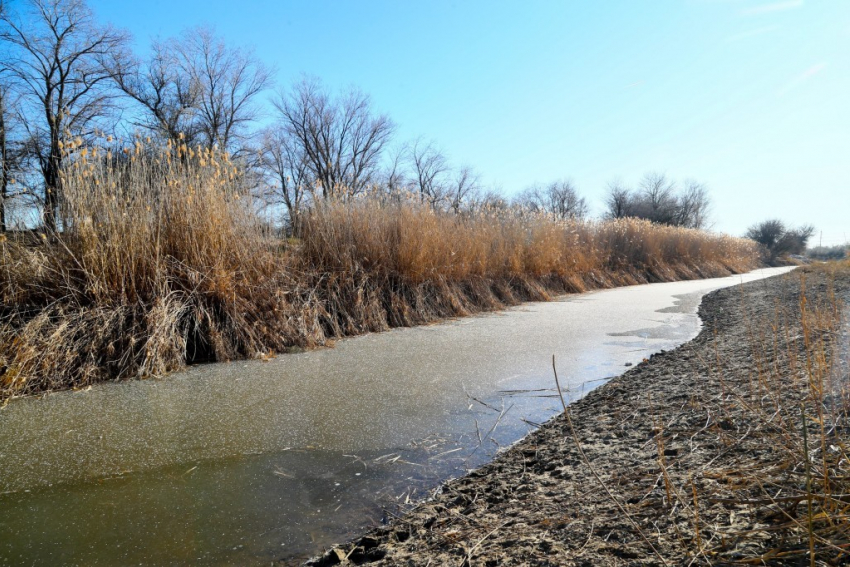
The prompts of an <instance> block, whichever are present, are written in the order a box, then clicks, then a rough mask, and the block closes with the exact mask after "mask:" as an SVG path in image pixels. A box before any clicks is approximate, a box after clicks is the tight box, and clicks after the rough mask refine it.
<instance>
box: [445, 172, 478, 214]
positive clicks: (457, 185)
mask: <svg viewBox="0 0 850 567" xmlns="http://www.w3.org/2000/svg"><path fill="white" fill-rule="evenodd" d="M480 190H481V176H480V175H479V174H478V173H477V172H476V171H475V170H474V169H472V167H471V166H469V165H464V166H461V167H460V169H458V170H457V171H456V172H455V175H454V179H452V181H451V184H450V185H449V190H448V194H447V196H448V197H449V208H450V209H451V210H453V211H454V212H455V213H459V212H460V208H461V205H463V203H464V202H465V201H466V200H467V199H468V198H469V197H471V196H472V195H475V194H477V193H478V192H479V191H480Z"/></svg>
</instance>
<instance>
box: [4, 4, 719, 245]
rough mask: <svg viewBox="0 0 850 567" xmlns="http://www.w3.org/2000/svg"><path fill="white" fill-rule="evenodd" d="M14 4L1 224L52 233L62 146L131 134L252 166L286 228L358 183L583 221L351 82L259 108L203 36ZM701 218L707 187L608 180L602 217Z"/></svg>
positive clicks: (252, 60) (452, 206)
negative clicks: (16, 209) (136, 42)
mask: <svg viewBox="0 0 850 567" xmlns="http://www.w3.org/2000/svg"><path fill="white" fill-rule="evenodd" d="M16 8H18V9H14V10H13V9H12V7H11V6H10V5H8V4H4V3H3V2H2V0H0V230H5V229H6V228H7V224H8V214H7V213H8V211H7V205H8V204H10V203H24V204H25V205H26V206H27V207H29V210H38V211H40V222H41V223H42V224H43V226H45V227H46V228H48V229H56V228H57V223H58V222H59V219H58V211H59V205H60V203H61V199H62V181H61V174H62V170H63V167H64V166H65V163H66V161H67V160H69V159H73V151H74V150H73V149H71V150H69V147H73V148H79V147H83V146H85V145H86V144H89V143H93V141H94V140H95V139H96V138H98V137H107V138H108V137H110V136H111V137H112V138H113V139H115V140H126V139H130V138H132V136H134V135H141V136H144V137H145V138H150V139H151V141H152V142H153V143H159V144H163V145H171V146H172V147H175V146H185V147H187V148H202V149H204V148H207V149H212V148H218V149H220V150H222V151H226V152H228V153H229V154H230V155H231V156H234V157H235V158H237V159H238V160H239V162H240V163H241V164H242V165H243V167H244V168H245V170H246V171H250V172H251V174H252V183H253V184H254V185H255V187H254V190H255V194H256V197H257V199H258V202H259V203H260V206H262V207H263V208H265V209H266V210H267V211H269V214H272V215H279V216H280V217H282V219H283V221H284V224H285V225H286V226H287V227H288V229H289V230H295V231H297V230H298V226H299V222H300V217H301V214H302V211H303V210H304V207H306V206H309V204H310V203H311V202H312V201H315V200H317V199H328V198H334V199H345V198H349V197H350V196H352V195H356V194H358V193H362V192H364V191H367V190H377V191H380V192H381V193H382V194H384V195H385V196H387V195H388V196H392V195H400V194H402V193H409V194H412V195H415V196H416V197H417V198H418V199H420V200H421V201H422V202H423V203H427V204H429V205H430V206H433V207H435V208H442V209H444V210H451V211H455V212H462V211H468V210H477V209H483V208H487V209H491V210H500V209H523V210H527V211H531V212H539V213H542V214H547V215H550V216H553V217H555V218H558V219H563V220H569V219H582V218H585V217H587V215H588V214H589V206H588V203H587V201H586V200H585V199H584V198H583V197H582V196H580V195H579V192H578V190H577V188H576V186H575V184H574V183H573V182H572V181H571V180H568V179H564V180H557V181H551V182H548V183H539V184H534V185H531V186H530V187H528V188H527V189H525V190H524V191H521V192H520V193H519V194H518V195H517V196H516V197H515V198H514V199H512V200H507V199H506V198H504V197H503V196H502V194H501V193H500V192H499V191H498V190H496V189H495V188H493V187H487V186H485V185H484V183H483V181H482V178H481V176H480V175H479V174H478V173H477V172H476V171H475V169H474V168H473V167H471V166H469V165H453V164H452V163H451V162H450V160H449V159H448V157H447V156H446V155H445V153H444V152H443V151H441V150H440V148H439V147H438V146H437V144H436V143H435V142H433V141H429V140H426V139H424V138H418V139H415V140H411V141H408V142H399V141H397V140H396V139H395V134H396V125H395V123H394V122H393V121H392V120H391V119H390V118H389V117H388V116H387V115H386V114H382V113H380V112H378V111H376V110H375V108H374V107H373V104H372V101H371V99H370V97H369V96H368V95H367V94H365V93H363V92H362V91H360V90H358V89H356V88H351V89H348V90H345V91H341V92H336V93H334V92H332V91H330V90H329V89H328V88H327V87H326V86H325V85H323V84H322V83H321V81H319V80H318V79H316V78H313V77H304V78H302V79H301V80H300V81H298V82H297V83H296V84H294V85H292V86H291V87H289V88H286V89H279V90H278V91H277V93H276V95H275V96H274V97H273V98H272V103H271V105H265V104H262V100H261V95H262V94H263V93H266V92H268V91H269V90H271V89H273V88H274V83H273V79H272V77H273V74H274V73H273V69H271V68H269V67H268V66H267V65H265V64H264V63H263V62H262V61H260V60H259V58H258V57H257V56H256V55H255V54H254V53H253V51H251V50H249V49H244V48H240V47H233V46H229V45H227V44H226V43H225V42H224V40H223V39H222V38H221V37H219V36H218V35H217V34H216V33H215V32H214V31H213V30H212V29H210V28H206V27H195V28H189V29H187V30H185V31H183V32H182V33H180V34H179V35H177V36H175V37H171V38H166V39H156V40H154V41H152V42H151V44H150V49H149V50H148V52H147V54H146V55H145V56H140V55H138V54H136V53H134V52H133V50H132V48H131V39H132V38H131V37H130V35H129V34H128V33H127V32H125V31H123V30H121V29H118V28H115V27H113V26H111V25H108V24H107V25H104V24H102V23H100V22H98V21H97V20H96V18H95V17H94V15H93V13H92V11H91V10H90V9H89V7H88V6H87V4H86V2H85V0H24V1H22V2H20V4H19V5H18V4H17V3H16ZM69 140H76V141H77V142H78V143H75V144H72V145H69V144H68V141H69ZM116 143H117V142H116ZM709 213H710V199H709V196H708V191H707V189H706V187H705V186H704V185H703V184H701V183H698V182H695V181H686V182H683V183H678V182H675V181H673V180H671V179H669V178H668V177H667V176H665V175H663V174H647V175H646V176H644V178H642V179H641V181H640V182H639V183H638V185H637V186H636V187H634V188H629V187H626V186H624V185H622V184H620V183H613V184H611V186H610V188H609V193H608V197H607V201H606V212H605V216H606V217H608V218H623V217H638V218H643V219H648V220H650V221H652V222H656V223H662V224H668V225H676V226H683V227H690V228H707V227H709V226H710V221H709V218H710V216H709Z"/></svg>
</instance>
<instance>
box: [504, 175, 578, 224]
mask: <svg viewBox="0 0 850 567" xmlns="http://www.w3.org/2000/svg"><path fill="white" fill-rule="evenodd" d="M518 201H519V203H520V204H522V205H523V206H525V207H527V208H529V209H531V210H533V211H545V212H547V213H549V214H551V215H553V216H554V217H556V218H558V219H561V220H566V219H580V218H584V217H586V216H587V213H588V206H587V201H585V199H584V198H583V197H580V196H579V194H578V191H576V188H575V186H574V185H573V183H572V181H570V180H563V181H554V182H552V183H549V184H548V185H546V186H540V185H534V186H532V187H529V188H528V189H526V190H525V191H524V192H523V193H522V194H521V195H520V196H519V199H518Z"/></svg>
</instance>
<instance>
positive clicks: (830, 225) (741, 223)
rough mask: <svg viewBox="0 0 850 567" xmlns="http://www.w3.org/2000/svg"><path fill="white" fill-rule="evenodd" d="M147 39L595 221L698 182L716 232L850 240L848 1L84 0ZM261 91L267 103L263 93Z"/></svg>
mask: <svg viewBox="0 0 850 567" xmlns="http://www.w3.org/2000/svg"><path fill="white" fill-rule="evenodd" d="M90 5H91V7H92V8H93V9H94V10H95V12H96V14H97V16H98V18H99V19H100V20H101V21H109V22H111V23H113V24H114V25H116V26H118V27H122V28H126V29H127V30H129V31H130V32H131V33H132V34H133V35H134V37H135V40H136V42H137V45H138V48H139V50H140V51H141V52H144V50H145V49H146V48H147V46H148V44H149V41H150V39H151V38H153V37H162V38H164V37H168V36H171V35H175V34H177V33H179V32H180V31H181V30H183V29H184V28H187V27H192V26H195V25H198V24H209V25H212V26H213V27H214V28H215V29H216V31H217V32H218V33H219V34H220V35H222V36H223V37H224V38H225V40H226V41H227V42H228V44H231V45H239V46H245V47H253V48H254V49H255V52H256V54H257V55H258V56H259V57H260V58H261V59H262V60H263V61H264V62H265V63H267V64H268V65H270V66H273V67H274V68H275V70H276V74H275V76H276V82H277V84H278V85H279V86H282V87H286V86H288V85H291V84H292V83H293V82H294V81H296V80H297V79H298V78H299V77H300V76H301V75H302V74H310V75H315V76H317V77H319V78H320V79H322V80H323V81H324V82H325V84H326V85H328V86H329V87H331V88H332V89H339V88H345V87H348V86H351V85H354V86H357V87H359V88H361V89H362V90H363V91H365V92H367V93H369V94H370V95H371V96H372V99H373V102H374V105H375V108H376V109H377V110H379V111H380V112H385V113H387V114H388V115H389V116H390V117H391V118H392V119H393V120H394V121H395V122H396V123H397V125H398V131H397V135H396V138H397V139H398V140H399V141H405V140H411V139H414V138H416V137H418V136H423V137H424V138H426V139H432V140H434V141H435V142H436V143H437V144H438V145H439V147H441V148H442V149H443V151H444V152H445V153H446V154H447V155H448V156H449V158H450V159H451V161H452V162H453V163H454V164H456V165H462V164H468V165H471V166H473V167H474V168H476V170H478V171H479V172H480V174H481V175H482V177H483V180H484V181H485V182H486V183H487V184H488V185H489V186H495V187H499V188H501V190H502V191H503V192H504V193H506V194H508V195H513V194H515V193H517V192H518V191H520V190H522V189H523V188H525V187H527V186H528V185H530V184H532V183H534V182H546V181H550V180H555V179H563V178H571V179H572V180H573V181H574V182H575V184H576V185H577V187H578V188H579V191H580V192H581V194H582V195H583V196H585V197H586V198H587V199H588V201H589V202H590V204H591V209H592V211H593V213H594V214H597V215H599V214H601V213H602V211H603V201H604V197H605V193H606V185H607V183H608V182H610V181H612V180H615V179H620V180H622V181H624V182H625V183H627V184H631V185H634V184H636V183H637V182H638V180H639V179H640V177H641V176H642V175H643V174H644V173H646V172H663V173H666V174H668V175H669V176H670V177H673V178H675V179H677V180H684V179H688V178H693V179H696V180H698V181H701V182H703V183H705V184H707V186H708V187H709V190H710V193H711V197H712V200H713V220H714V228H715V229H716V230H720V231H723V232H728V233H732V234H742V233H743V232H744V231H745V230H746V228H747V227H748V226H749V225H751V224H753V223H754V222H757V221H760V220H764V219H766V218H773V217H777V218H781V219H783V220H785V221H787V222H788V223H790V224H792V225H799V224H804V223H809V224H813V225H814V226H815V227H816V229H817V232H816V233H815V237H814V238H813V242H812V244H815V245H816V244H818V242H819V240H820V238H821V231H822V233H823V236H822V239H823V244H824V245H833V244H840V243H844V242H847V241H848V239H850V222H848V218H850V156H848V149H850V146H848V142H850V140H848V136H850V106H848V98H850V97H848V95H850V57H848V55H849V54H850V1H847V0H653V1H649V0H645V1H639V0H605V1H596V0H593V1H592V0H586V1H578V0H575V1H566V0H564V1H554V0H553V1H545V2H544V1H527V0H526V1H522V2H520V1H516V2H504V1H495V0H490V1H485V0H478V1H468V2H449V1H427V2H426V1H421V2H416V3H413V2H407V1H366V0H361V1H353V0H352V1H347V2H344V1H336V2H331V1H313V2H308V1H306V0H305V1H279V2H259V1H252V0H243V1H240V2H233V1H224V0H180V1H179V2H175V1H173V0H145V1H142V2H118V1H115V0H90ZM270 94H271V93H270Z"/></svg>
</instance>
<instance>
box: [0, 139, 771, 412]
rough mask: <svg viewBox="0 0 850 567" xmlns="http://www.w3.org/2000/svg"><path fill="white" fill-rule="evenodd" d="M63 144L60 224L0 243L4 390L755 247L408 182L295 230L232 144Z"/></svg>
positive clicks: (290, 342)
mask: <svg viewBox="0 0 850 567" xmlns="http://www.w3.org/2000/svg"><path fill="white" fill-rule="evenodd" d="M65 151H66V152H67V153H68V159H67V162H68V163H70V165H69V166H68V168H67V169H66V171H65V172H64V189H63V197H64V199H63V208H62V211H61V218H62V227H63V228H62V230H60V231H59V232H58V233H56V234H50V235H44V236H43V238H42V239H41V240H40V241H37V242H31V241H26V240H24V239H21V238H5V239H3V242H2V243H0V299H2V305H3V307H2V313H0V316H1V317H0V398H8V397H11V396H15V395H21V394H28V393H34V392H39V391H44V390H50V389H59V388H68V387H81V386H85V385H87V384H90V383H92V382H95V381H99V380H105V379H113V378H119V379H120V378H126V377H131V376H146V375H151V374H162V373H165V372H168V371H171V370H174V369H176V368H180V367H181V366H183V365H184V364H186V363H187V362H190V361H196V360H229V359H234V358H242V357H253V356H257V355H258V354H267V353H270V352H275V351H277V352H279V351H282V350H285V349H287V348H289V347H292V346H306V347H309V346H314V345H320V344H324V343H325V342H326V341H327V340H328V339H329V338H332V337H339V336H344V335H350V334H357V333H362V332H365V331H376V330H383V329H387V328H389V327H393V326H401V325H413V324H417V323H422V322H426V321H430V320H433V319H435V318H441V317H447V316H457V315H465V314H469V313H473V312H476V311H480V310H484V309H495V308H499V307H503V306H505V305H510V304H514V303H517V302H519V301H523V300H529V299H536V300H544V299H548V298H549V297H550V296H551V295H552V294H556V293H562V292H571V291H582V290H585V289H588V288H596V287H603V286H613V285H620V284H629V283H639V282H646V281H667V280H674V279H682V278H694V277H706V276H717V275H725V274H728V273H731V272H741V271H745V270H748V269H751V268H753V267H755V266H756V263H757V252H756V250H755V247H754V246H753V245H752V244H751V243H750V242H749V241H744V240H741V239H734V238H730V237H726V236H721V235H715V234H710V233H705V232H699V231H694V230H687V229H680V228H671V227H660V226H655V225H652V224H650V223H648V222H645V221H638V220H621V221H614V222H601V223H582V222H570V223H563V222H557V221H555V220H553V219H549V218H546V217H541V216H527V215H526V214H525V213H522V214H520V213H518V212H516V211H513V212H512V211H501V212H477V213H463V214H453V213H446V212H439V211H435V210H433V209H432V208H430V207H428V206H426V205H423V204H421V203H419V202H417V201H416V200H415V199H400V200H393V201H388V200H384V199H375V198H368V197H364V198H359V199H347V200H346V201H345V202H342V201H340V202H326V203H320V204H318V205H316V206H314V207H313V208H312V209H310V210H309V211H308V212H307V213H306V215H305V218H304V224H303V234H301V238H300V240H299V241H298V242H296V243H291V242H284V241H281V240H279V239H278V238H276V237H275V236H273V235H272V234H271V233H270V232H269V231H268V230H267V229H266V228H265V227H264V225H263V223H262V222H260V221H259V219H258V216H257V215H256V214H255V210H254V208H253V206H252V203H251V199H250V198H249V188H248V187H247V186H246V183H245V177H244V176H243V175H242V173H241V172H240V169H239V168H238V167H237V166H236V164H234V163H232V162H231V160H230V159H229V158H228V156H226V155H223V154H220V153H218V152H210V151H206V150H202V149H200V148H187V147H185V146H180V147H167V148H161V149H155V148H151V147H148V146H147V145H146V144H143V143H141V142H140V141H137V142H136V143H135V144H134V145H133V146H131V147H127V148H123V149H112V150H109V149H106V148H101V147H82V145H81V144H79V143H75V142H69V143H68V144H67V145H66V146H65Z"/></svg>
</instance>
